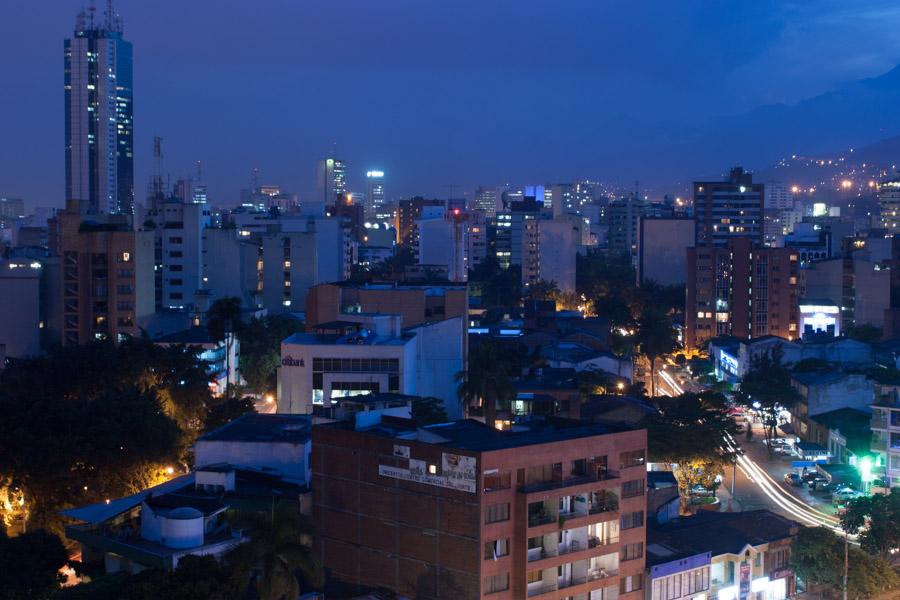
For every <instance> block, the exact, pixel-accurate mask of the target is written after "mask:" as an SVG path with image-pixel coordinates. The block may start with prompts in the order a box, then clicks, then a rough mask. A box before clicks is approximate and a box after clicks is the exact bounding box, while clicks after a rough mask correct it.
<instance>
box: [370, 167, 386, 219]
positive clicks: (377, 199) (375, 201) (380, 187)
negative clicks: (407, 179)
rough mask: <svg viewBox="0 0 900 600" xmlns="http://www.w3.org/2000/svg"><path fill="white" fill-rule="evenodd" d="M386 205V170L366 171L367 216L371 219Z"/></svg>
mask: <svg viewBox="0 0 900 600" xmlns="http://www.w3.org/2000/svg"><path fill="white" fill-rule="evenodd" d="M383 205H384V171H368V172H366V218H367V219H371V218H373V217H374V216H375V215H376V214H377V213H378V210H379V209H380V208H381V207H382V206H383Z"/></svg>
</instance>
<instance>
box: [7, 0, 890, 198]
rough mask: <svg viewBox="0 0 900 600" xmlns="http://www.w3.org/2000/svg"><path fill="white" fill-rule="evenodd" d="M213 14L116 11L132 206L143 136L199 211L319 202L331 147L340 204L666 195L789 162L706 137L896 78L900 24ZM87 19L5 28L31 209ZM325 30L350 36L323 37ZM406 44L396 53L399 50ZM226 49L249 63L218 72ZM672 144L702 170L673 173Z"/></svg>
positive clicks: (57, 193) (11, 187) (828, 17)
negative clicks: (269, 195) (290, 194)
mask: <svg viewBox="0 0 900 600" xmlns="http://www.w3.org/2000/svg"><path fill="white" fill-rule="evenodd" d="M210 7H211V5H209V4H206V3H204V2H196V3H191V5H189V6H180V5H177V4H175V3H163V4H162V5H159V4H155V5H154V6H152V7H149V6H141V5H139V4H136V3H133V2H128V1H124V0H123V1H120V2H118V3H116V11H117V12H118V13H119V14H121V15H122V16H123V18H124V19H125V23H126V30H125V35H126V37H127V39H128V40H129V41H131V42H132V43H134V45H135V95H136V97H137V101H136V112H137V117H136V118H137V121H138V123H139V126H138V128H137V129H136V132H135V140H134V145H135V153H136V161H135V196H136V200H137V201H138V202H141V201H143V199H144V190H145V186H146V183H147V181H148V179H149V176H150V174H151V172H152V169H153V164H152V163H153V161H152V154H151V149H152V137H153V136H154V135H160V136H161V137H163V138H164V139H165V147H166V153H165V156H164V172H165V173H167V174H169V175H171V177H172V179H173V180H174V179H177V178H179V177H184V176H189V175H190V174H192V173H193V172H194V167H195V165H196V161H198V160H199V161H202V164H203V166H204V170H203V172H204V175H205V179H206V181H207V182H208V183H209V186H210V193H211V197H212V198H213V199H214V201H216V202H221V203H226V204H227V203H230V202H232V201H234V200H236V199H237V197H238V191H239V189H240V188H241V187H249V185H250V180H251V177H252V175H251V173H252V171H253V169H254V168H258V169H260V181H261V182H264V183H276V184H278V185H280V186H281V187H282V188H283V189H287V190H291V191H295V192H297V193H299V194H300V196H301V197H311V196H312V195H313V194H314V193H315V169H316V162H317V161H318V160H321V159H322V158H325V157H326V156H328V155H329V154H330V150H331V148H332V147H333V145H334V144H337V146H338V148H339V154H340V156H341V158H342V159H343V160H345V161H346V162H347V165H348V183H349V185H350V189H351V190H354V191H364V189H365V184H366V182H365V173H366V172H367V171H368V170H371V169H379V170H381V169H383V170H384V171H385V172H386V173H387V174H388V176H389V177H390V178H391V186H390V187H391V189H390V190H389V194H390V196H391V197H392V198H396V197H403V196H411V195H414V194H422V195H429V196H441V197H446V196H447V194H448V193H449V190H450V186H451V185H452V186H453V188H454V189H458V190H466V193H467V194H468V195H469V196H471V194H472V193H473V192H474V190H475V188H476V187H477V186H478V185H495V184H499V183H506V182H511V183H515V184H525V183H544V182H553V181H572V180H574V179H577V178H602V179H604V180H608V181H611V182H613V183H616V184H620V185H623V186H627V187H630V184H631V183H632V182H633V180H634V179H640V180H641V181H642V182H646V183H647V185H661V184H665V185H667V186H668V188H669V189H671V188H673V187H676V188H677V186H684V185H686V183H687V182H688V181H690V180H691V179H692V178H694V177H700V176H703V175H718V174H720V173H722V172H724V171H726V170H727V168H728V167H730V166H731V165H732V164H744V165H745V166H747V167H748V168H750V169H759V168H763V167H767V166H769V164H771V162H773V161H774V160H776V159H777V158H779V157H780V156H781V155H782V153H777V152H775V150H772V151H771V152H772V153H771V154H766V152H767V150H766V149H760V148H757V147H756V146H755V145H754V144H752V143H751V144H748V145H747V148H746V149H744V150H742V151H737V150H736V146H737V144H736V143H732V144H731V145H728V146H726V147H725V148H724V149H723V148H720V147H718V144H720V143H721V140H718V139H715V138H708V131H707V130H709V129H715V128H716V123H717V122H718V121H717V119H721V118H724V117H727V116H728V115H735V114H738V115H745V114H748V113H752V112H753V111H754V110H757V109H759V108H760V107H765V106H768V105H772V104H774V103H781V102H784V103H787V104H793V103H797V102H801V101H803V100H804V99H807V98H811V97H816V96H818V95H819V94H822V93H825V92H828V91H829V90H833V89H836V88H841V86H845V85H851V86H852V85H853V82H856V81H858V80H861V79H865V78H867V77H875V76H879V75H881V74H884V73H887V72H889V71H890V69H891V68H892V67H893V66H894V65H895V64H896V63H898V62H900V44H898V43H897V42H896V41H894V40H893V39H892V38H891V37H890V35H889V34H890V32H891V31H892V26H891V24H892V23H893V24H895V23H896V22H897V21H898V20H900V11H898V9H896V8H895V7H893V6H891V5H890V4H888V3H885V2H866V3H863V4H861V5H859V6H858V7H854V9H853V10H851V9H848V8H844V7H842V6H840V5H839V4H837V3H833V2H830V1H824V0H823V1H819V2H815V3H813V4H812V5H808V6H807V7H805V10H803V11H801V9H800V8H798V7H794V6H787V7H782V6H779V5H778V3H765V2H763V3H754V4H753V6H751V7H746V6H741V7H713V8H710V7H704V6H701V4H700V3H688V4H686V5H679V7H678V9H673V8H669V7H665V6H657V7H655V8H652V7H650V6H645V7H625V6H622V5H619V4H610V5H604V6H596V5H594V4H593V3H590V4H589V3H574V4H572V5H571V6H569V7H567V8H568V10H566V11H564V12H563V11H558V10H553V9H551V8H548V7H544V6H540V5H537V4H528V3H526V4H521V3H518V4H517V7H516V8H517V10H516V11H515V12H514V13H513V12H510V11H508V10H506V9H507V8H509V7H508V6H504V5H502V4H498V5H496V6H491V7H485V6H480V5H477V6H476V5H470V6H468V7H465V8H466V10H455V11H446V10H444V9H441V8H437V7H428V6H419V5H413V4H408V3H396V4H392V5H388V6H379V7H378V8H377V9H375V8H373V7H372V6H370V5H366V4H365V3H360V4H358V5H353V6H350V7H344V8H342V9H340V10H337V9H335V8H333V7H329V6H316V7H311V6H310V7H305V6H297V5H293V4H292V3H286V2H271V3H269V4H267V6H266V7H265V8H266V10H265V11H264V12H262V13H258V14H252V13H251V12H250V11H251V9H250V8H249V5H238V4H234V5H226V6H218V5H217V6H216V13H215V15H214V18H210ZM81 8H82V7H81V6H80V5H75V4H73V3H69V2H62V1H55V2H50V3H48V10H46V11H42V14H41V15H36V14H31V11H29V10H28V9H27V8H23V9H20V8H18V7H13V8H12V9H11V10H12V13H13V14H12V15H10V19H9V21H8V22H10V23H16V28H15V29H14V30H11V31H8V32H6V39H8V40H10V41H11V42H13V43H15V44H16V45H18V46H20V47H27V48H28V53H27V56H26V57H25V58H24V59H23V60H20V61H17V62H16V64H14V65H12V69H11V70H10V79H9V82H10V84H11V85H10V89H12V90H15V92H14V93H13V94H11V95H9V97H7V98H6V99H5V100H4V102H6V103H9V104H8V108H10V109H11V108H13V107H14V108H15V110H10V109H8V110H5V111H3V114H4V116H3V117H0V118H2V124H3V128H4V130H5V131H7V132H8V137H7V139H8V140H11V141H12V142H7V143H6V144H3V146H2V150H0V158H2V160H3V163H4V164H5V165H7V167H8V168H7V169H5V170H4V174H3V175H2V176H0V188H2V189H3V190H4V194H6V195H10V196H14V197H24V198H25V199H26V202H27V204H28V206H29V208H33V207H34V206H57V207H61V206H62V204H63V201H64V169H63V168H62V165H60V164H59V162H60V161H59V159H58V158H55V157H54V158H50V157H52V156H54V154H53V153H54V152H57V153H58V147H59V145H61V143H62V140H60V137H61V136H60V134H59V132H60V131H61V130H62V129H63V127H62V122H63V111H61V110H59V108H60V104H61V103H62V94H61V93H60V92H61V90H60V88H61V83H62V81H61V77H60V74H59V58H60V56H59V50H60V49H61V43H62V40H63V39H65V38H66V37H67V36H69V35H71V31H72V23H73V19H74V17H75V15H76V14H77V12H78V11H79V10H80V9H81ZM102 10H103V7H99V8H98V12H99V13H102ZM798 16H804V17H805V19H804V26H803V27H800V26H799V25H798V24H796V23H795V21H796V19H797V17H798ZM38 18H40V21H38ZM410 23H412V24H414V26H413V27H410V26H409V25H410ZM372 24H375V25H377V27H371V26H370V25H372ZM335 28H338V30H340V31H343V32H344V33H343V34H342V35H338V36H333V37H331V38H329V37H328V36H326V35H324V32H326V31H332V32H333V31H335ZM401 31H402V32H403V34H404V35H405V37H406V39H408V40H409V44H408V45H407V44H403V43H398V42H395V41H394V39H403V38H402V37H401V36H400V35H399V34H400V32H401ZM862 31H865V33H866V36H865V39H862V38H859V37H858V35H859V34H860V32H862ZM25 32H27V33H25ZM538 34H541V35H540V36H539V35H538ZM854 36H856V37H854ZM223 39H224V40H229V39H230V40H233V42H234V44H235V46H234V47H235V48H239V51H236V52H216V49H217V48H219V47H220V46H219V44H218V42H219V41H220V40H223ZM633 39H638V40H640V41H641V43H640V44H638V45H637V47H635V45H634V43H633ZM854 39H855V40H856V42H855V44H854V45H851V44H849V42H850V41H851V40H854ZM336 40H339V43H337V41H336ZM413 45H414V46H415V47H416V48H417V50H416V51H415V52H411V51H409V50H408V47H409V46H413ZM329 89H330V90H335V89H337V90H340V91H339V92H338V93H325V92H324V91H323V90H329ZM841 89H843V88H841ZM570 90H571V91H570ZM660 99H664V100H663V101H660ZM898 117H900V115H891V114H890V110H888V109H885V114H884V115H879V116H877V117H873V118H872V119H865V118H862V119H858V120H859V123H858V124H857V125H852V126H849V125H848V126H843V125H842V126H835V127H834V129H835V131H834V132H833V135H832V137H831V138H823V139H824V140H825V141H822V142H821V144H822V145H821V146H816V147H812V146H813V145H814V144H813V142H815V141H816V140H818V139H820V138H815V137H809V136H807V137H808V139H809V140H810V141H807V142H805V144H806V147H800V148H797V149H796V150H797V151H798V152H802V151H806V152H826V151H834V150H839V149H841V148H844V147H846V146H847V145H852V144H859V143H867V142H874V141H877V140H878V139H882V138H885V137H890V136H892V135H896V134H898V133H900V121H898V120H897V118H898ZM751 122H752V121H751ZM854 127H855V129H854ZM26 132H27V134H28V136H27V138H28V139H27V141H26ZM688 138H691V139H688ZM693 138H698V139H693ZM15 140H20V143H18V144H17V143H16V142H15ZM247 140H254V141H255V143H254V142H253V141H251V142H248V141H247ZM673 140H674V141H673ZM685 140H688V141H685ZM837 140H840V143H838V141H837ZM684 144H688V145H689V146H690V145H692V144H693V145H699V146H701V147H704V148H705V149H706V153H705V154H704V153H697V154H696V155H691V157H690V160H688V159H687V158H683V155H687V154H689V153H688V152H683V151H682V150H684V149H685V147H684ZM798 145H799V146H803V145H804V138H803V137H802V136H800V135H798ZM773 146H774V144H773ZM57 155H58V154H57ZM710 156H714V157H715V159H714V160H710V158H709V157H710ZM13 175H15V178H13Z"/></svg>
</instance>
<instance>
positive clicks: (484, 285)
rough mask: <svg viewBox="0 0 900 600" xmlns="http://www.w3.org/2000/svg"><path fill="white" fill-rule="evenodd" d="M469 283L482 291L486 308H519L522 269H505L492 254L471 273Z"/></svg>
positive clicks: (483, 304) (482, 299)
mask: <svg viewBox="0 0 900 600" xmlns="http://www.w3.org/2000/svg"><path fill="white" fill-rule="evenodd" d="M469 282H470V285H472V284H474V286H473V287H476V288H479V289H480V290H481V303H482V306H483V307H484V308H496V307H509V306H518V305H519V303H520V300H521V296H522V295H521V288H522V271H521V269H519V267H517V266H510V267H507V268H503V267H502V266H501V265H500V261H498V260H497V257H496V256H493V255H492V254H489V255H488V256H487V257H485V258H484V260H482V261H481V262H480V263H479V264H478V265H477V266H476V267H475V268H474V269H471V270H470V271H469Z"/></svg>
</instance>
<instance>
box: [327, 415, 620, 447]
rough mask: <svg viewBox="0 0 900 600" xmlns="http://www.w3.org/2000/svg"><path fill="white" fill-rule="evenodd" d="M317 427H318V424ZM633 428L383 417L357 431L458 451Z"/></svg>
mask: <svg viewBox="0 0 900 600" xmlns="http://www.w3.org/2000/svg"><path fill="white" fill-rule="evenodd" d="M317 427H319V426H318V425H317ZM321 427H329V428H337V429H350V428H352V425H351V424H349V423H346V422H335V423H327V424H323V425H321ZM633 430H635V428H634V427H628V426H625V425H620V424H613V423H587V422H585V421H576V420H573V419H563V418H558V417H546V418H537V417H532V418H531V419H529V420H527V421H524V422H521V423H517V424H515V425H513V428H512V429H510V430H507V431H500V430H498V429H494V428H493V427H488V426H487V425H485V424H484V423H482V422H480V421H475V420H473V419H460V420H458V421H450V422H448V423H440V424H436V425H427V426H425V427H420V428H418V429H417V428H416V426H415V423H414V422H413V421H412V420H409V419H399V418H383V419H382V420H381V422H380V423H378V424H376V425H373V426H372V427H368V428H365V429H361V430H360V431H361V432H363V433H368V434H371V435H378V436H383V437H389V438H395V439H405V440H417V441H420V442H425V443H431V444H438V445H441V446H446V447H448V448H456V449H458V450H470V451H472V452H491V451H494V450H506V449H509V448H521V447H524V446H534V445H539V444H550V443H553V442H561V441H565V440H571V439H577V438H583V437H592V436H599V435H608V434H612V433H621V432H624V431H633Z"/></svg>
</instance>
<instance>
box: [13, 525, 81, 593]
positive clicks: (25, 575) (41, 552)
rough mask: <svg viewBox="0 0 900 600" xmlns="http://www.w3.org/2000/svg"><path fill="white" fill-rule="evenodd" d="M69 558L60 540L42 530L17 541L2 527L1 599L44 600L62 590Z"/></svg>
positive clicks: (20, 537) (23, 536)
mask: <svg viewBox="0 0 900 600" xmlns="http://www.w3.org/2000/svg"><path fill="white" fill-rule="evenodd" d="M68 558H69V556H68V553H67V552H66V549H65V548H64V547H63V545H62V542H60V541H59V538H58V537H56V536H55V535H53V534H51V533H47V532H46V531H44V530H42V529H38V530H36V531H29V532H27V533H23V534H22V535H19V536H17V537H14V538H8V537H6V534H5V532H4V530H3V528H2V527H0V582H2V583H0V600H42V599H44V598H49V597H50V595H51V594H53V592H54V591H56V590H57V589H58V588H59V584H60V583H61V578H60V575H59V569H60V567H62V566H63V565H65V564H66V561H67V560H68Z"/></svg>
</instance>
